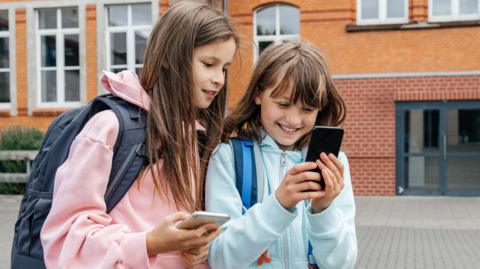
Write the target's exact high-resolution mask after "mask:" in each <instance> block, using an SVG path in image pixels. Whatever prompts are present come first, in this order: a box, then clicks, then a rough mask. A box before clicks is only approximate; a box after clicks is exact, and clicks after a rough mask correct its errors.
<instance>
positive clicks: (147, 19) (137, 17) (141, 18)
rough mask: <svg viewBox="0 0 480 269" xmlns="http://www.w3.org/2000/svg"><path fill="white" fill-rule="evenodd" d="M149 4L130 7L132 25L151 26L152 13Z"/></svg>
mask: <svg viewBox="0 0 480 269" xmlns="http://www.w3.org/2000/svg"><path fill="white" fill-rule="evenodd" d="M150 9H151V5H150V4H136V5H132V24H133V25H150V24H152V11H151V10H150Z"/></svg>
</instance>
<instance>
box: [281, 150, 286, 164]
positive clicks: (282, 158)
mask: <svg viewBox="0 0 480 269" xmlns="http://www.w3.org/2000/svg"><path fill="white" fill-rule="evenodd" d="M285 155H286V153H285V151H283V152H282V155H281V156H280V166H282V167H283V166H285V165H286V164H287V158H286V157H285Z"/></svg>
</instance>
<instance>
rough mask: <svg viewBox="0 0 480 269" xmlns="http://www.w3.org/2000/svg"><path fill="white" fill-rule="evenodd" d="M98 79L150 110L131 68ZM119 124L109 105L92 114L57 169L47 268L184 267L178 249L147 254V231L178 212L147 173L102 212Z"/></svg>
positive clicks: (46, 234) (46, 235) (45, 234)
mask: <svg viewBox="0 0 480 269" xmlns="http://www.w3.org/2000/svg"><path fill="white" fill-rule="evenodd" d="M101 82H102V84H103V86H104V87H105V88H106V89H107V90H108V91H110V92H111V93H112V94H114V95H116V96H119V97H121V98H122V99H124V100H126V101H128V102H130V103H133V104H136V105H138V106H141V107H143V108H144V109H146V110H148V108H149V104H150V100H149V98H148V95H147V94H146V93H145V92H144V90H143V89H142V87H141V85H140V83H139V81H138V77H137V75H136V74H135V73H132V72H129V71H124V72H121V73H119V74H113V73H110V72H104V75H103V76H102V78H101ZM118 128H119V127H118V120H117V118H116V116H115V114H114V113H113V112H112V111H110V110H107V111H103V112H100V113H98V114H96V115H95V116H94V117H92V119H90V120H89V121H88V123H87V124H86V125H85V127H84V128H83V130H82V131H81V133H80V134H79V135H78V136H77V137H76V138H75V140H74V141H73V143H72V146H71V148H70V153H69V156H68V159H67V160H66V161H65V163H64V164H63V165H62V166H61V167H60V168H59V169H58V171H57V174H56V177H55V187H54V195H53V202H52V209H51V211H50V213H49V215H48V217H47V219H46V221H45V224H44V226H43V228H42V232H41V239H42V245H43V249H44V258H45V263H46V265H47V267H48V268H165V269H175V268H186V267H185V266H184V265H183V262H182V260H181V257H180V253H179V252H171V253H166V254H160V255H157V256H155V257H148V255H147V249H146V233H147V232H148V231H150V230H152V229H153V228H154V227H155V226H156V225H157V224H158V223H159V222H160V221H161V220H162V219H163V218H164V217H166V216H168V215H170V214H172V213H175V212H177V209H176V207H175V206H174V204H173V199H172V195H171V193H168V194H167V195H166V197H164V196H160V195H159V194H158V193H155V192H154V183H153V177H152V175H151V173H148V172H147V173H145V176H144V178H142V180H141V181H140V184H137V183H134V184H133V185H132V187H131V188H130V189H129V190H128V192H127V193H126V195H125V196H124V197H123V198H122V200H121V201H120V202H119V203H118V204H117V206H116V207H115V208H113V210H112V211H111V212H110V214H107V213H106V212H105V211H106V205H105V201H104V194H105V191H106V187H107V183H108V178H109V174H110V168H111V165H112V157H113V151H112V148H113V145H114V144H115V140H116V139H117V134H118ZM158 165H159V166H160V168H161V167H162V166H163V161H162V160H160V161H159V163H158ZM197 268H202V269H205V268H208V266H207V265H206V264H202V265H200V266H198V267H197Z"/></svg>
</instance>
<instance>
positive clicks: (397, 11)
mask: <svg viewBox="0 0 480 269" xmlns="http://www.w3.org/2000/svg"><path fill="white" fill-rule="evenodd" d="M357 10H358V16H357V23H358V24H389V23H406V22H408V2H407V0H358V1H357Z"/></svg>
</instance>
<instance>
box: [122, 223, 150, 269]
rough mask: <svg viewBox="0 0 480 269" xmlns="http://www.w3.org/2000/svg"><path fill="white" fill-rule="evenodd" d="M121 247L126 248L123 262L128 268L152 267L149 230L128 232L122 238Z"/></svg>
mask: <svg viewBox="0 0 480 269" xmlns="http://www.w3.org/2000/svg"><path fill="white" fill-rule="evenodd" d="M121 248H122V249H123V250H125V251H124V252H123V257H124V260H123V263H124V264H125V265H126V268H148V269H150V262H149V258H148V255H147V232H140V233H128V234H126V235H125V237H124V238H123V240H122V243H121ZM131 250H135V251H131ZM127 253H128V254H127Z"/></svg>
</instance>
